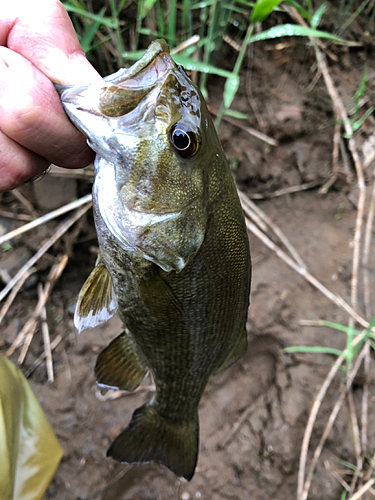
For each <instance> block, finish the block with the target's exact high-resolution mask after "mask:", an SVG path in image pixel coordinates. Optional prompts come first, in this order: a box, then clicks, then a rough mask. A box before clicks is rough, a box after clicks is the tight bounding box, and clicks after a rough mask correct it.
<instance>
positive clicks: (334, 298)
mask: <svg viewBox="0 0 375 500" xmlns="http://www.w3.org/2000/svg"><path fill="white" fill-rule="evenodd" d="M246 227H247V229H248V230H249V231H250V232H251V233H253V234H254V235H255V236H256V237H257V238H259V239H260V240H261V241H262V242H263V243H264V244H265V245H266V246H267V247H268V248H270V249H271V250H273V251H274V252H275V253H276V255H277V256H278V257H279V258H280V259H281V260H283V261H284V262H285V263H286V264H288V266H290V267H291V268H292V269H294V270H295V271H297V273H298V274H300V275H301V276H303V277H304V278H305V279H306V280H307V281H308V282H309V283H310V284H311V285H313V286H314V287H315V288H317V289H318V290H319V291H320V292H322V293H323V295H325V296H326V297H327V298H328V299H330V300H331V301H332V302H334V303H335V304H336V305H337V306H338V307H340V308H341V309H343V310H344V311H346V312H347V313H348V314H349V316H352V317H353V318H354V319H355V320H356V321H357V322H358V323H359V324H360V325H361V326H363V327H364V328H367V327H368V326H369V323H368V322H367V321H366V320H365V319H363V318H362V317H361V316H360V315H359V314H358V313H357V312H356V311H354V309H353V308H352V307H351V306H350V305H349V304H348V303H347V302H345V300H344V299H343V298H342V297H340V296H339V295H336V294H334V293H332V292H331V291H330V290H328V288H326V287H325V286H324V285H322V283H320V281H318V280H317V279H316V278H314V276H312V275H311V274H310V273H309V272H308V271H307V270H306V269H305V268H304V267H301V266H299V265H298V264H297V263H296V262H295V261H294V260H292V259H291V258H290V257H289V256H288V255H287V254H286V253H285V252H284V251H283V250H281V248H279V247H278V246H277V245H276V244H275V243H274V242H273V241H272V240H270V238H268V236H266V235H265V234H264V233H263V232H262V231H261V230H260V229H258V228H257V227H256V226H255V225H254V224H253V223H252V222H250V221H249V220H248V219H247V220H246Z"/></svg>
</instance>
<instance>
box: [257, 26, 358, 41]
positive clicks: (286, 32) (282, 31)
mask: <svg viewBox="0 0 375 500" xmlns="http://www.w3.org/2000/svg"><path fill="white" fill-rule="evenodd" d="M282 36H311V37H314V38H328V39H330V40H334V41H335V42H340V43H345V44H348V43H349V42H347V41H346V40H344V39H343V38H340V37H338V36H335V35H331V34H330V33H327V32H325V31H320V30H314V29H312V28H307V27H305V26H299V25H297V24H281V25H280V26H274V27H273V28H270V29H269V30H266V31H262V32H261V33H257V34H256V35H252V36H251V37H250V39H249V43H253V42H260V41H261V40H272V39H274V38H280V37H282Z"/></svg>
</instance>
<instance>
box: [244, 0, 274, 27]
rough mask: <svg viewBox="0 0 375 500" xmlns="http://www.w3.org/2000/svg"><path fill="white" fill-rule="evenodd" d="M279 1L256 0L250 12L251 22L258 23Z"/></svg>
mask: <svg viewBox="0 0 375 500" xmlns="http://www.w3.org/2000/svg"><path fill="white" fill-rule="evenodd" d="M279 3H281V0H258V1H257V3H256V4H255V7H254V9H253V12H252V14H251V19H250V22H251V23H252V24H255V23H260V22H262V21H264V19H266V17H268V16H269V15H270V14H271V12H272V11H273V10H274V8H275V7H277V6H278V5H279Z"/></svg>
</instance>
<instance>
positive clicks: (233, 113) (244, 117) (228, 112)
mask: <svg viewBox="0 0 375 500" xmlns="http://www.w3.org/2000/svg"><path fill="white" fill-rule="evenodd" d="M225 114H226V115H227V116H232V117H233V118H238V119H239V120H247V119H248V118H249V117H248V116H247V115H246V114H245V113H241V112H240V111H235V110H234V109H227V110H226V111H225Z"/></svg>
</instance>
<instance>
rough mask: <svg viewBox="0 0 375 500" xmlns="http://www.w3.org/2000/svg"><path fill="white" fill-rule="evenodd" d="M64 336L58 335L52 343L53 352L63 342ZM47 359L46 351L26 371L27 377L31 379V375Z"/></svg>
mask: <svg viewBox="0 0 375 500" xmlns="http://www.w3.org/2000/svg"><path fill="white" fill-rule="evenodd" d="M63 338H64V335H58V336H57V337H56V338H55V339H54V340H53V341H52V342H51V352H52V351H54V350H55V349H56V347H57V346H58V345H59V344H60V342H61V341H62V340H63ZM45 357H46V352H45V351H44V352H43V353H42V354H41V355H40V356H39V358H38V359H36V360H35V361H34V363H33V364H32V365H31V366H30V368H29V369H28V370H27V371H26V373H25V377H30V375H31V374H32V373H33V371H34V370H35V369H36V368H38V366H39V365H40V364H41V363H42V362H43V360H44V359H45Z"/></svg>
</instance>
